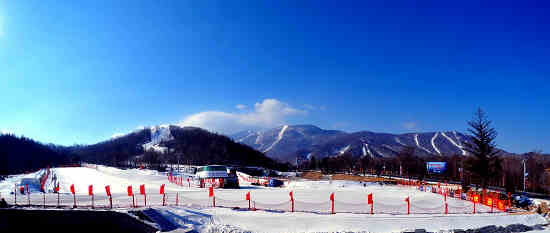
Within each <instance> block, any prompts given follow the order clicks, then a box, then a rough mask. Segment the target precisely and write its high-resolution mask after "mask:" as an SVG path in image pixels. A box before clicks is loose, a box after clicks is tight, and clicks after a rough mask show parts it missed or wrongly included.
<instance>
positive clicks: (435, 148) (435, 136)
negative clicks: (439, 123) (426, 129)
mask: <svg viewBox="0 0 550 233" xmlns="http://www.w3.org/2000/svg"><path fill="white" fill-rule="evenodd" d="M438 134H439V132H436V133H435V135H434V136H433V137H432V147H433V148H434V150H435V152H437V153H438V154H441V152H440V151H439V149H437V146H435V138H437V135H438Z"/></svg>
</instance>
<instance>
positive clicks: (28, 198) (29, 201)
mask: <svg viewBox="0 0 550 233" xmlns="http://www.w3.org/2000/svg"><path fill="white" fill-rule="evenodd" d="M25 189H26V190H27V202H28V205H29V207H30V206H31V191H30V190H29V185H28V184H25Z"/></svg>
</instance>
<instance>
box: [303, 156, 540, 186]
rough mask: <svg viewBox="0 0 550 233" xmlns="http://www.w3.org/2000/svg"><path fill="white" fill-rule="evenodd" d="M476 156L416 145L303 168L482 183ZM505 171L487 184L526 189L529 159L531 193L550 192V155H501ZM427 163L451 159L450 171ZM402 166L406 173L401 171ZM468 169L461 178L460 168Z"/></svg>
mask: <svg viewBox="0 0 550 233" xmlns="http://www.w3.org/2000/svg"><path fill="white" fill-rule="evenodd" d="M473 160H474V159H473V157H470V156H462V155H456V154H455V155H442V156H432V157H424V156H417V155H415V151H414V148H413V147H411V148H407V149H405V150H403V151H402V152H401V153H400V154H399V155H398V156H397V157H393V158H379V157H375V158H371V157H361V158H357V157H353V156H352V155H351V154H350V153H345V154H343V155H340V156H336V157H326V158H323V159H320V160H319V159H316V158H311V159H310V160H309V161H308V162H305V163H303V164H301V166H300V168H301V169H310V170H321V171H323V172H324V173H335V172H352V173H370V174H378V175H382V174H386V175H393V176H400V175H402V176H404V177H414V178H419V179H437V180H441V181H445V180H446V181H453V182H462V183H464V185H466V186H467V185H470V184H475V185H478V186H482V181H481V179H480V177H479V176H477V175H476V174H475V173H474V172H472V171H471V170H470V169H471V164H473V163H474V162H473ZM500 160H501V166H502V171H501V173H500V174H496V175H491V176H489V177H488V179H487V180H486V186H492V187H501V188H505V189H506V190H507V191H510V192H516V191H523V176H522V174H523V165H522V161H524V160H525V162H526V172H527V173H528V174H529V175H528V176H527V185H526V190H525V191H527V192H537V193H550V170H547V169H548V168H550V155H548V154H542V153H540V152H529V153H526V154H521V155H511V154H508V155H503V156H500ZM426 162H447V170H446V171H445V172H444V173H442V174H428V173H427V170H426ZM400 166H401V167H402V171H403V172H402V174H400ZM461 169H464V172H463V173H462V174H463V176H462V177H461V172H460V170H461Z"/></svg>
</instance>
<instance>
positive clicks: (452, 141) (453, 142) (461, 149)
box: [441, 132, 466, 155]
mask: <svg viewBox="0 0 550 233" xmlns="http://www.w3.org/2000/svg"><path fill="white" fill-rule="evenodd" d="M441 135H443V137H445V138H447V140H449V142H451V143H452V144H453V145H455V146H456V147H458V149H460V151H462V155H466V151H465V150H464V148H463V147H462V146H461V145H458V143H456V142H455V141H454V140H453V139H451V138H450V137H449V136H447V135H446V134H445V132H441ZM455 136H456V133H455Z"/></svg>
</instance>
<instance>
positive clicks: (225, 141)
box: [137, 126, 290, 171]
mask: <svg viewBox="0 0 550 233" xmlns="http://www.w3.org/2000/svg"><path fill="white" fill-rule="evenodd" d="M170 132H171V134H172V136H173V137H174V140H171V141H167V142H164V143H162V146H165V147H167V148H170V149H169V150H168V151H167V152H165V153H158V152H154V151H147V152H146V153H145V154H144V155H143V156H140V157H138V159H137V162H142V163H147V164H151V165H155V166H161V165H162V164H191V165H207V164H230V165H246V166H262V167H266V168H271V169H277V170H283V171H286V170H288V169H289V167H290V164H282V163H278V162H276V161H275V160H273V159H271V158H269V157H267V156H265V155H264V154H263V153H261V152H259V151H257V150H255V149H253V148H251V147H249V146H247V145H244V144H240V143H236V142H234V141H233V140H232V139H230V138H229V137H227V136H224V135H219V134H216V133H211V132H208V131H206V130H203V129H200V128H195V127H184V128H181V127H177V126H170Z"/></svg>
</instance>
